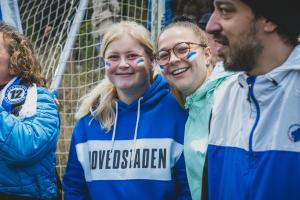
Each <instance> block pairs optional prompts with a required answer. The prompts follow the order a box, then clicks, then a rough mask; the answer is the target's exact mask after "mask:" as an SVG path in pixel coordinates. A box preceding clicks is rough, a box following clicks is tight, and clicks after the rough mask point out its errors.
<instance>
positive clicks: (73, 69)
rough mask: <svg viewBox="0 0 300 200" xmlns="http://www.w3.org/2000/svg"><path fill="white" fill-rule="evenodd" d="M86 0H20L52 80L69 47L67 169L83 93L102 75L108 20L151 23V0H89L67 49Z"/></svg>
mask: <svg viewBox="0 0 300 200" xmlns="http://www.w3.org/2000/svg"><path fill="white" fill-rule="evenodd" d="M80 1H83V0H68V1H65V0H19V6H20V15H21V21H22V27H23V29H24V34H25V35H26V36H27V37H29V38H30V40H31V41H32V43H33V45H34V48H35V50H36V52H37V54H38V56H39V59H40V61H41V63H42V66H43V73H44V75H45V76H46V78H47V80H48V81H49V83H51V81H52V79H53V76H54V73H55V70H56V68H57V67H58V66H59V65H61V64H62V63H60V62H62V61H61V60H60V56H61V53H62V51H63V50H64V51H68V50H69V51H70V54H69V55H70V56H69V57H68V59H67V60H65V61H63V62H64V64H65V65H66V71H65V73H64V74H63V80H62V82H61V84H60V86H59V88H58V98H59V101H60V104H61V133H60V137H59V142H58V145H57V169H58V172H59V175H60V176H62V175H63V174H64V171H65V166H66V161H67V155H68V150H69V145H70V138H71V135H72V131H73V126H74V124H75V119H74V113H75V111H76V109H77V103H78V99H79V98H80V97H82V96H83V95H84V94H86V93H87V92H88V91H89V90H90V88H91V87H92V86H94V85H95V84H96V83H98V82H99V80H101V78H102V77H103V66H101V63H100V59H99V56H98V55H99V48H100V43H101V34H103V31H104V30H105V28H106V27H107V25H109V24H111V23H113V22H117V21H120V20H134V21H136V22H139V23H143V24H144V25H146V19H147V4H148V2H147V0H110V1H109V0H87V1H88V4H87V8H86V9H85V10H84V18H83V20H82V21H81V23H80V30H79V32H78V33H77V34H76V35H75V36H74V37H75V40H74V43H73V45H71V46H72V48H70V49H67V50H66V49H64V48H65V45H66V41H67V38H68V37H73V36H70V35H69V30H70V29H71V27H72V26H74V23H73V22H74V18H75V15H76V13H78V12H80V10H79V9H80V7H79V5H80Z"/></svg>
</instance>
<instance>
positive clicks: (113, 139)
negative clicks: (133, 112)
mask: <svg viewBox="0 0 300 200" xmlns="http://www.w3.org/2000/svg"><path fill="white" fill-rule="evenodd" d="M142 100H143V97H141V98H139V100H138V110H137V117H136V123H135V130H134V137H133V145H132V154H131V158H130V160H131V162H133V160H134V157H135V152H136V142H137V135H138V128H139V122H140V114H141V101H142ZM115 105H116V117H115V122H114V129H113V133H112V144H111V148H110V151H112V150H113V148H114V144H115V137H116V129H117V123H118V102H116V104H115Z"/></svg>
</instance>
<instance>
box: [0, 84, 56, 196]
mask: <svg viewBox="0 0 300 200" xmlns="http://www.w3.org/2000/svg"><path fill="white" fill-rule="evenodd" d="M34 88H36V87H34ZM29 89H30V88H29ZM2 91H3V90H2ZM3 93H4V92H2V94H1V92H0V97H1V95H2V98H3ZM32 93H34V95H33V96H34V98H33V99H30V102H32V104H33V107H32V108H30V111H33V110H34V111H33V113H34V114H32V115H30V116H28V117H26V116H25V117H24V116H23V117H16V116H15V115H13V114H10V113H9V112H7V111H6V110H5V109H4V107H3V106H1V104H0V193H5V194H8V195H17V196H29V197H35V198H41V199H45V198H52V197H55V196H57V190H56V176H55V165H56V157H55V151H56V143H57V138H58V134H59V128H60V120H59V113H58V110H57V107H56V105H55V103H54V100H53V98H52V97H51V95H50V94H49V92H48V90H46V89H44V88H39V87H37V88H36V89H34V90H33V91H32ZM0 100H1V98H0ZM27 109H28V108H27Z"/></svg>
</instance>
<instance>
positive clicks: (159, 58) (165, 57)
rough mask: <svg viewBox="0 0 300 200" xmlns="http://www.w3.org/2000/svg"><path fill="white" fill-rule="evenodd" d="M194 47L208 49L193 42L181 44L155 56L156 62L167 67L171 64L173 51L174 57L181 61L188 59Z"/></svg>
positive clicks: (161, 51)
mask: <svg viewBox="0 0 300 200" xmlns="http://www.w3.org/2000/svg"><path fill="white" fill-rule="evenodd" d="M192 46H201V47H203V48H205V47H206V45H204V44H197V43H193V42H180V43H178V44H176V45H175V46H174V47H173V48H171V49H168V50H160V51H159V52H157V53H156V54H155V60H156V62H157V63H158V64H160V65H166V64H168V63H169V61H170V58H171V50H172V51H173V53H174V55H175V56H176V57H177V58H180V59H186V57H187V55H188V54H189V53H190V51H191V49H192Z"/></svg>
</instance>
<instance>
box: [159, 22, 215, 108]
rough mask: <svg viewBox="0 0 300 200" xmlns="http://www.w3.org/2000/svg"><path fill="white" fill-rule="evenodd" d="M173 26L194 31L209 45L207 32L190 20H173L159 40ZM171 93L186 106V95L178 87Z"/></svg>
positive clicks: (205, 44)
mask: <svg viewBox="0 0 300 200" xmlns="http://www.w3.org/2000/svg"><path fill="white" fill-rule="evenodd" d="M171 28H184V29H189V30H191V31H193V33H194V34H195V35H196V36H198V40H199V43H200V44H202V45H204V46H206V47H207V46H208V38H207V35H206V33H205V32H204V31H203V30H202V29H201V28H200V27H199V26H198V25H197V24H195V23H193V22H189V21H176V22H172V23H171V24H169V25H168V26H166V27H164V28H163V29H162V31H161V32H160V34H159V36H158V38H157V41H158V40H159V37H160V36H161V35H162V34H163V33H164V32H165V31H166V30H169V29H171ZM155 50H156V52H157V51H158V42H157V43H156V49H155ZM212 65H213V63H210V64H209V66H208V70H211V68H212ZM171 93H172V94H173V95H174V96H175V97H176V100H177V102H178V103H179V104H180V105H181V106H182V107H183V108H184V104H185V97H184V95H183V94H182V93H181V92H180V91H179V90H177V89H176V88H174V87H172V88H171Z"/></svg>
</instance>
